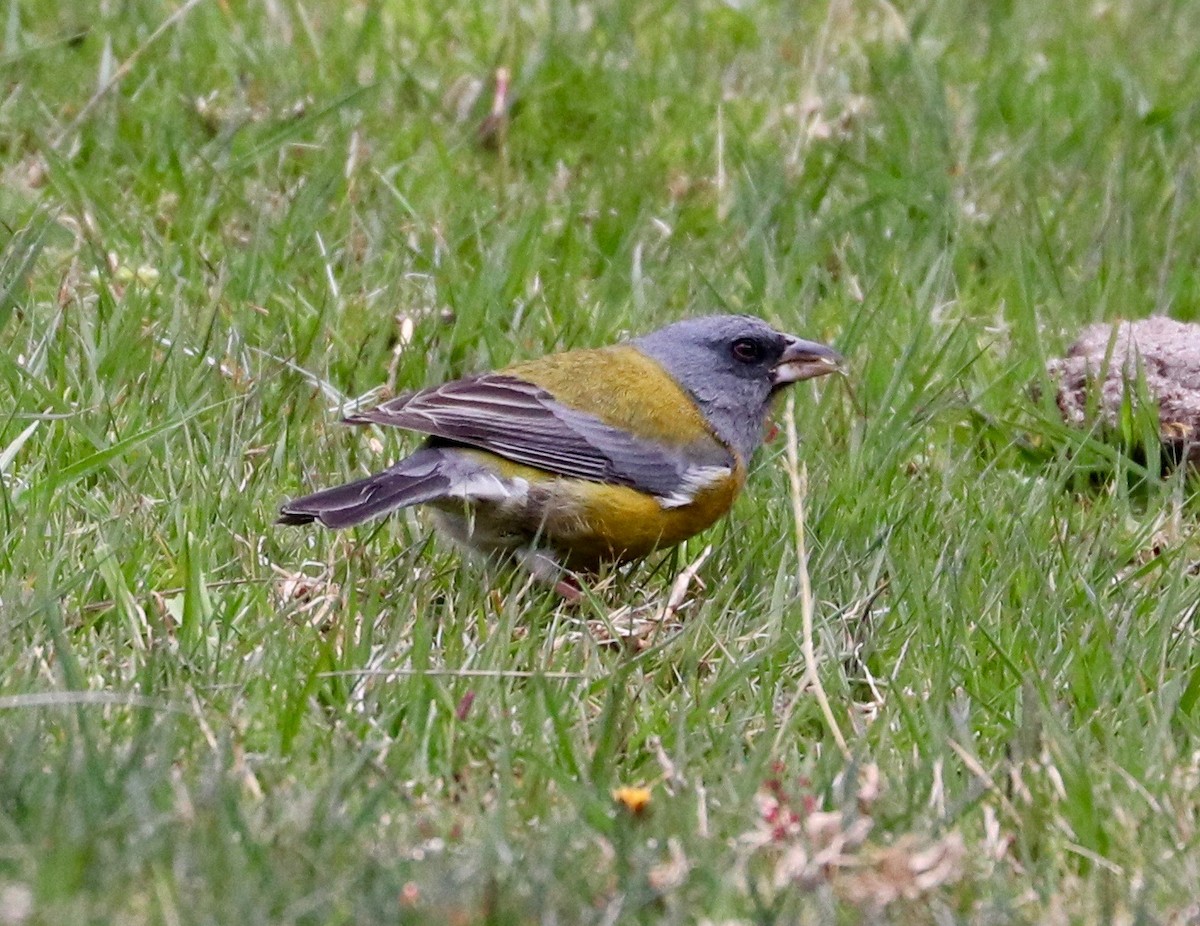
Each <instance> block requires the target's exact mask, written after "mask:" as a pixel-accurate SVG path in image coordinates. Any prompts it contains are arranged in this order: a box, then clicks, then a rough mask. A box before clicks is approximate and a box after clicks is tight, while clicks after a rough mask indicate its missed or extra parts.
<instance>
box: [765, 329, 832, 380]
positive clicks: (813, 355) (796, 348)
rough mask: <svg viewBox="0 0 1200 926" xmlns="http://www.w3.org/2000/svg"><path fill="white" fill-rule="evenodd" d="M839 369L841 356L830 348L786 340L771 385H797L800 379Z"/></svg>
mask: <svg viewBox="0 0 1200 926" xmlns="http://www.w3.org/2000/svg"><path fill="white" fill-rule="evenodd" d="M841 368H842V355H841V354H839V353H838V352H837V351H836V350H834V349H833V348H832V347H826V346H825V345H824V344H818V343H817V342H816V341H802V340H801V339H800V338H788V343H787V347H785V348H784V350H783V356H782V357H780V358H779V363H778V364H777V365H776V366H775V380H774V383H773V385H775V386H776V387H778V386H786V385H787V384H788V383H798V382H800V380H802V379H812V378H813V377H814V376H825V375H826V374H827V373H835V372H837V371H838V370H840V369H841Z"/></svg>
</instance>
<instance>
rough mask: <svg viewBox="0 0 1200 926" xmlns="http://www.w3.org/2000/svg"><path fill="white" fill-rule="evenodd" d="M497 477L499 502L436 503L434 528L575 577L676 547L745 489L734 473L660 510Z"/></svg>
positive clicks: (615, 492) (613, 489)
mask: <svg viewBox="0 0 1200 926" xmlns="http://www.w3.org/2000/svg"><path fill="white" fill-rule="evenodd" d="M493 459H494V458H493ZM503 470H504V472H503V476H504V477H506V481H507V482H508V484H509V486H510V487H511V490H510V492H509V493H508V494H507V495H506V496H505V497H503V498H487V499H462V500H460V499H444V500H442V501H439V502H437V503H435V504H434V506H433V507H434V508H435V510H436V519H437V524H438V526H439V528H441V529H442V530H443V531H444V532H445V533H447V534H448V535H449V536H451V537H452V538H454V539H455V540H457V541H459V542H460V543H462V544H464V545H466V546H468V547H472V548H474V549H477V550H480V551H482V552H485V553H496V552H504V551H514V550H519V549H524V548H528V547H532V546H538V547H544V548H547V549H549V550H550V551H551V552H553V553H555V554H557V556H558V558H560V559H561V560H562V561H563V562H564V563H565V564H566V565H569V566H571V567H574V568H578V569H588V568H593V567H595V566H597V565H599V564H601V563H603V562H614V561H616V562H619V561H626V560H635V559H640V558H641V557H643V556H646V555H648V554H649V553H652V552H654V551H655V550H663V549H667V548H669V547H673V546H675V545H676V544H678V543H681V542H682V541H684V540H686V539H687V538H689V537H691V536H692V535H694V534H697V533H699V532H700V531H702V530H704V529H705V528H706V527H709V526H710V525H711V524H712V523H713V522H714V521H716V520H717V519H718V518H720V517H721V516H722V515H723V514H725V513H726V512H727V511H728V510H729V508H730V506H731V505H732V504H733V501H734V499H735V498H736V497H737V493H738V491H739V490H740V489H741V485H742V481H743V473H742V472H741V468H740V467H739V468H738V469H736V470H734V471H732V472H730V474H729V475H728V476H726V477H722V478H719V479H716V480H714V481H713V483H712V484H710V485H709V486H707V487H705V488H703V489H701V490H700V491H698V492H697V493H696V496H695V498H694V499H693V500H692V501H691V502H688V503H687V504H684V505H678V506H675V507H664V506H663V504H662V503H660V502H659V501H658V500H657V499H656V498H654V497H653V496H651V495H647V494H646V493H644V492H639V491H637V490H636V489H631V488H628V487H626V486H616V485H607V484H604V483H598V482H588V481H585V480H580V479H563V478H558V477H547V476H546V474H545V473H541V472H539V471H536V470H529V469H528V468H526V467H519V466H516V465H515V464H511V463H508V461H504V466H503Z"/></svg>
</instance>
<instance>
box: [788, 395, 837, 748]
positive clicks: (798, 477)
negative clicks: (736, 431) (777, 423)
mask: <svg viewBox="0 0 1200 926" xmlns="http://www.w3.org/2000/svg"><path fill="white" fill-rule="evenodd" d="M785 428H786V431H787V474H788V483H789V485H790V487H791V497H792V517H793V522H794V523H795V526H796V575H797V578H798V579H799V580H800V614H801V618H802V620H803V631H802V632H803V638H802V639H801V641H800V650H801V654H802V655H803V656H804V674H805V676H806V681H807V685H805V686H802V687H801V692H798V693H797V697H799V694H800V693H802V692H803V690H804V688H805V687H808V686H811V687H812V691H813V694H814V695H815V696H816V699H817V703H818V704H819V705H820V707H821V714H822V715H823V716H824V718H825V724H826V726H828V727H829V732H830V734H832V736H833V739H834V741H835V742H836V743H837V746H838V749H839V750H841V753H842V755H843V756H845V757H846V758H847V759H849V758H850V747H849V746H847V745H846V738H845V737H844V736H843V735H842V731H841V728H840V727H839V726H838V723H837V720H836V719H835V718H834V716H833V709H832V708H831V707H830V706H829V698H828V697H827V696H826V694H825V688H824V687H823V686H822V684H821V677H820V675H819V674H818V673H817V657H816V648H815V647H814V646H813V597H812V583H811V582H810V581H809V575H808V545H807V543H806V542H805V534H804V500H805V498H806V497H807V495H808V473H807V470H805V468H804V467H803V466H801V464H800V454H799V451H798V450H797V444H798V438H797V436H796V404H795V399H794V398H793V396H792V395H791V394H790V393H789V394H788V399H787V414H786V415H785Z"/></svg>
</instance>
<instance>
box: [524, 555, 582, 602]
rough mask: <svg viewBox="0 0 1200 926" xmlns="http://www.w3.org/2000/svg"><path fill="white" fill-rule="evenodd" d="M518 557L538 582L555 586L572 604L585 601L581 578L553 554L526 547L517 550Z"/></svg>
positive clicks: (564, 598)
mask: <svg viewBox="0 0 1200 926" xmlns="http://www.w3.org/2000/svg"><path fill="white" fill-rule="evenodd" d="M516 555H517V559H518V560H520V562H521V565H523V566H524V567H525V568H526V569H528V570H529V574H530V575H532V576H533V577H534V579H536V580H537V581H538V582H541V583H543V584H545V585H549V586H551V587H553V589H554V591H555V592H556V593H557V594H558V595H559V596H560V597H561V598H562V599H563V600H564V601H568V602H570V603H571V604H578V603H579V602H580V601H583V587H582V585H581V584H580V583H579V580H578V579H576V578H575V576H574V575H572V574H571V573H570V572H568V571H567V570H566V569H565V568H564V567H563V565H562V563H560V562H559V561H558V560H557V559H555V558H554V556H553V555H551V554H550V553H547V552H546V551H545V550H539V549H537V548H536V547H525V548H523V549H521V550H518V551H517V554H516Z"/></svg>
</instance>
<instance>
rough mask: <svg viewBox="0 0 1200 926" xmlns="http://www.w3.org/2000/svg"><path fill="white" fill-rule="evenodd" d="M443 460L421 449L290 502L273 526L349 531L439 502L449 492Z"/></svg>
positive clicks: (283, 508)
mask: <svg viewBox="0 0 1200 926" xmlns="http://www.w3.org/2000/svg"><path fill="white" fill-rule="evenodd" d="M442 456H443V454H442V451H440V450H435V449H433V448H424V449H422V450H418V451H417V452H416V453H414V454H413V455H412V456H410V457H407V458H405V459H403V460H401V461H400V462H399V463H397V464H396V465H395V466H393V467H392V468H391V469H388V470H384V471H383V472H382V473H377V474H376V475H374V476H368V477H367V478H366V479H359V480H358V481H357V482H351V483H348V484H346V485H343V486H335V487H334V488H332V489H324V490H322V491H320V492H314V493H313V494H312V495H305V496H304V497H303V498H297V499H293V500H292V501H290V502H286V503H285V504H284V505H283V507H282V508H280V510H279V520H278V521H277V522H276V523H278V524H311V523H312V522H313V521H320V522H321V523H322V524H324V525H325V526H326V527H335V528H336V527H351V526H352V525H355V524H361V523H362V522H363V521H366V520H368V519H369V518H373V517H375V516H377V515H381V514H386V513H387V512H389V511H394V510H395V509H397V508H405V507H407V506H409V505H419V504H421V503H422V502H428V501H431V500H433V499H435V498H440V497H442V496H444V495H445V494H446V492H447V491H448V490H449V488H450V479H449V478H448V476H447V475H446V473H444V472H443V471H442V467H441V465H440V464H441V463H442Z"/></svg>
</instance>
